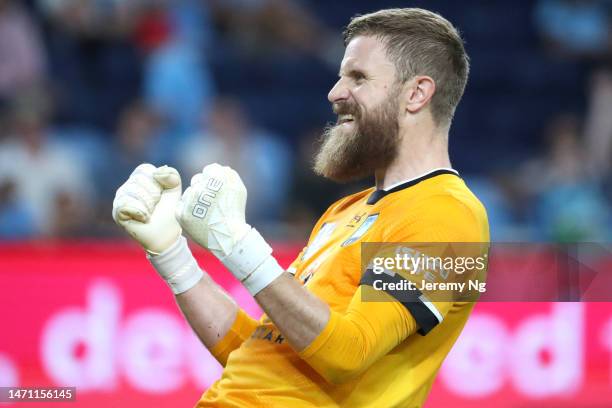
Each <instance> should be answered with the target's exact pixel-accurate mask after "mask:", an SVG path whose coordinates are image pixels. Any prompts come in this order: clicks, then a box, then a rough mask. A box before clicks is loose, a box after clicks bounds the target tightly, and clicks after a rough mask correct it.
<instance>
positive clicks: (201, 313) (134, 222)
mask: <svg viewBox="0 0 612 408" xmlns="http://www.w3.org/2000/svg"><path fill="white" fill-rule="evenodd" d="M344 36H345V44H346V50H345V55H344V59H343V60H342V63H341V66H340V71H339V79H338V82H337V83H336V84H335V85H334V87H333V88H332V89H331V91H330V92H329V95H328V98H329V101H330V102H331V104H332V107H333V110H334V112H335V113H336V114H337V115H338V120H337V123H336V124H335V125H333V126H329V127H328V128H327V129H326V130H325V134H324V143H323V145H322V147H321V150H320V151H319V153H318V154H317V157H316V160H315V171H316V172H317V173H319V174H320V175H322V176H324V177H327V178H330V179H332V180H336V181H340V182H342V181H347V180H353V179H358V178H362V177H366V176H371V175H373V176H374V179H375V186H374V187H372V188H370V189H367V190H365V191H361V192H358V193H356V194H353V195H350V196H348V197H345V198H343V199H341V200H339V201H337V202H336V203H334V204H332V205H331V206H330V207H329V209H328V210H327V211H326V212H325V213H324V214H323V215H322V216H321V218H320V219H319V221H318V222H317V223H316V225H315V226H314V229H313V231H312V234H311V236H310V239H309V241H308V245H307V246H306V247H305V248H304V250H303V251H302V253H300V255H299V256H298V257H297V259H296V260H295V261H294V262H293V264H292V265H291V266H290V267H289V268H288V269H287V270H284V269H283V268H281V267H280V266H279V265H278V263H277V262H276V260H275V259H274V257H273V255H272V249H271V248H270V246H269V245H268V244H267V243H266V241H265V240H264V239H263V238H262V237H261V235H260V234H259V233H258V232H257V231H256V230H255V229H253V228H252V227H251V226H250V225H249V224H247V222H246V220H245V214H244V208H245V203H246V189H245V187H244V185H243V184H242V182H241V180H240V177H239V176H238V174H237V173H236V172H234V171H233V170H231V169H229V168H227V167H222V166H220V165H218V164H212V165H209V166H206V167H205V168H204V170H203V172H202V173H200V174H197V175H196V176H194V177H193V178H192V180H191V185H190V187H189V188H187V189H186V190H185V192H184V193H182V194H181V186H180V177H179V175H178V173H177V172H176V170H174V169H172V168H170V167H166V166H163V167H159V168H155V167H154V166H152V165H150V164H143V165H141V166H139V167H138V168H136V170H135V171H134V173H133V174H132V176H131V177H130V178H129V179H128V181H127V182H126V183H125V184H124V185H123V186H121V187H120V188H119V190H118V191H117V195H116V198H115V202H114V208H113V217H114V219H115V220H116V222H117V223H118V224H119V225H121V226H123V227H124V228H125V229H126V230H127V232H128V233H129V234H130V235H131V236H132V237H134V238H135V239H136V240H137V241H138V242H140V243H141V244H142V245H143V247H144V248H145V249H146V251H147V253H148V257H149V259H150V261H151V263H152V264H153V266H154V267H155V269H156V270H157V272H158V273H159V274H160V275H161V276H162V277H163V278H164V279H165V280H166V281H167V282H168V284H169V286H170V288H171V289H172V290H173V292H174V294H175V296H176V301H177V303H178V305H179V307H180V309H181V310H182V312H183V314H184V315H185V317H186V319H187V321H188V322H189V323H190V325H191V327H192V328H193V330H194V331H195V332H196V334H197V335H198V336H199V338H200V339H201V341H202V343H203V344H204V345H205V346H206V347H207V348H208V349H209V350H210V352H211V353H212V355H213V356H215V357H216V358H217V360H218V361H219V362H220V363H221V364H222V365H223V366H224V371H223V374H222V376H221V378H220V379H219V380H218V381H217V382H215V383H214V384H213V385H212V386H211V387H210V388H209V389H208V390H207V391H206V392H205V393H204V395H203V396H202V397H201V400H200V401H199V402H198V407H212V406H214V407H256V406H268V407H315V406H316V407H351V408H353V407H419V406H422V405H423V404H424V401H425V399H426V397H427V394H428V392H429V390H430V388H431V385H432V383H433V381H434V378H435V375H436V373H437V371H438V369H439V368H440V365H441V364H442V361H443V360H444V358H445V357H446V355H447V354H448V352H449V350H450V349H451V347H452V345H453V344H454V342H455V340H456V339H457V337H458V336H459V334H460V332H461V330H462V328H463V326H464V325H465V323H466V321H467V318H468V316H469V314H470V312H471V310H472V308H473V303H472V302H460V301H449V300H446V301H442V300H440V299H436V298H434V297H435V294H436V293H435V292H434V293H429V294H428V295H427V296H426V295H425V294H424V292H422V291H419V290H418V289H415V288H412V289H408V290H407V291H404V292H401V291H398V290H394V289H393V287H394V286H393V285H396V286H395V287H399V286H398V285H399V284H402V283H404V282H405V281H408V280H410V279H412V278H413V276H412V273H410V274H407V275H402V274H399V273H398V274H396V273H393V272H389V271H387V270H384V271H383V272H384V273H381V272H380V270H379V271H374V270H373V269H372V268H370V267H368V266H371V265H365V264H364V262H363V259H362V257H363V254H362V248H364V247H363V245H366V243H375V242H378V243H402V245H403V247H402V248H404V249H406V248H405V246H408V247H409V249H410V250H411V251H413V250H415V249H418V251H421V252H425V253H427V249H426V247H422V246H419V245H421V244H420V243H439V242H480V243H487V242H488V241H489V229H488V223H487V217H486V212H485V209H484V208H483V206H482V204H481V203H480V202H479V201H478V199H477V198H476V197H475V196H474V195H473V194H472V193H471V192H470V190H469V189H468V188H467V186H466V185H465V183H464V182H463V180H462V179H461V178H460V177H459V174H458V173H457V171H455V170H453V169H452V168H451V164H450V160H449V155H448V133H449V128H450V124H451V120H452V117H453V113H454V111H455V108H456V106H457V104H458V103H459V100H460V98H461V96H462V94H463V91H464V88H465V85H466V82H467V77H468V71H469V60H468V57H467V55H466V52H465V50H464V46H463V42H462V40H461V38H460V36H459V34H458V33H457V30H456V29H455V28H454V27H453V26H452V25H451V23H449V22H448V21H447V20H445V19H444V18H443V17H441V16H440V15H438V14H435V13H432V12H429V11H426V10H422V9H414V8H408V9H388V10H381V11H378V12H375V13H371V14H366V15H362V16H358V17H355V18H353V19H352V20H351V21H350V23H349V25H348V26H347V28H346V30H345V33H344ZM182 231H185V232H186V234H187V235H188V236H189V237H190V238H191V239H192V240H194V241H195V242H196V243H198V244H199V245H201V246H203V247H205V248H207V249H208V250H210V251H211V252H212V253H213V254H214V255H216V256H217V257H218V258H219V259H220V260H221V261H222V262H223V264H224V265H225V266H226V267H227V268H228V269H229V270H230V271H231V272H232V273H233V274H234V276H236V278H237V279H239V280H240V281H241V282H242V284H243V285H244V286H245V287H246V288H247V289H248V290H249V292H250V293H251V294H252V295H253V296H254V297H255V299H256V300H257V302H258V303H259V305H260V306H261V307H262V309H263V310H264V312H265V314H264V315H263V316H262V318H261V319H260V320H254V319H253V318H251V317H249V316H248V315H247V314H246V313H245V312H244V311H243V310H241V309H240V308H239V307H238V306H237V305H236V303H235V302H234V301H233V300H232V299H231V297H230V296H229V295H228V294H227V293H226V292H224V291H223V289H221V288H220V287H219V286H218V285H216V284H215V282H214V281H213V280H212V279H211V278H210V277H209V276H208V275H207V274H206V273H205V272H204V271H203V270H202V269H201V268H200V267H199V266H198V264H197V263H196V261H195V259H194V258H193V256H192V255H191V252H190V250H189V248H188V247H187V244H186V239H185V238H184V237H182V235H181V233H182ZM418 251H415V252H410V253H412V254H415V253H419V252H418ZM404 253H406V252H404ZM429 255H431V254H429ZM422 259H425V258H422ZM364 265H365V266H364ZM412 272H414V271H412ZM433 272H436V271H433ZM437 272H440V271H437ZM427 273H432V271H427ZM423 276H424V277H425V278H427V277H428V276H429V275H423ZM447 276H448V274H447ZM404 286H405V285H404ZM404 286H402V287H404ZM381 288H382V289H381ZM385 288H387V289H385ZM373 291H379V292H380V293H379V295H381V297H380V298H379V299H378V300H379V301H369V300H368V297H367V296H368V295H367V294H368V293H371V292H373ZM400 292H401V293H400ZM432 296H434V297H432ZM380 299H382V300H383V301H380Z"/></svg>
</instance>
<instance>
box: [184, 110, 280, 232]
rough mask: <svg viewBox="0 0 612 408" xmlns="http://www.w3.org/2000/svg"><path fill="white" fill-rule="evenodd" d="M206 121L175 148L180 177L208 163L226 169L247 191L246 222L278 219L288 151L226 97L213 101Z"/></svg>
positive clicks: (190, 174)
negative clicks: (205, 123)
mask: <svg viewBox="0 0 612 408" xmlns="http://www.w3.org/2000/svg"><path fill="white" fill-rule="evenodd" d="M209 123H210V127H209V128H204V129H202V130H201V132H200V133H198V134H196V135H195V136H193V137H191V138H190V139H189V140H188V141H187V142H186V143H185V144H184V145H183V147H182V149H180V150H179V154H178V156H177V161H178V163H179V166H180V167H181V168H182V169H183V172H182V174H184V175H186V176H187V175H188V176H187V177H191V176H192V175H194V174H196V173H198V172H200V171H202V168H203V167H204V166H205V165H207V164H210V163H214V162H218V163H220V164H222V165H226V166H230V167H232V168H233V169H235V170H236V171H237V172H238V173H239V174H241V175H242V179H243V181H244V184H245V185H246V187H247V189H248V190H249V197H248V200H247V214H248V217H249V220H254V223H265V222H275V221H278V220H279V218H280V216H281V213H282V211H283V210H284V208H285V203H286V200H287V189H288V186H289V183H290V178H291V176H290V166H291V159H290V152H289V150H288V148H287V147H286V146H285V145H284V144H283V143H282V142H281V141H280V139H279V138H278V137H276V135H273V134H271V133H270V132H268V131H266V130H265V129H257V128H255V127H254V126H253V125H252V124H251V123H250V121H249V119H248V118H247V116H246V113H245V112H244V110H243V108H242V106H241V105H240V103H239V102H238V101H236V100H233V99H231V98H220V99H217V100H216V101H215V103H214V105H213V107H212V110H211V114H210V118H209ZM184 181H185V182H189V179H187V180H184Z"/></svg>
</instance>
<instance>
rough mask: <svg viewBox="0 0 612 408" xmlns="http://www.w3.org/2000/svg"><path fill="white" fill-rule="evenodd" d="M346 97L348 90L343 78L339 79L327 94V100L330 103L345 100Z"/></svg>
mask: <svg viewBox="0 0 612 408" xmlns="http://www.w3.org/2000/svg"><path fill="white" fill-rule="evenodd" d="M348 97H349V90H348V87H347V86H346V83H345V82H344V80H343V78H340V79H339V80H338V82H336V84H335V85H334V86H333V88H332V89H331V90H330V91H329V93H328V94H327V100H329V101H330V102H331V103H336V102H340V101H344V100H347V99H348Z"/></svg>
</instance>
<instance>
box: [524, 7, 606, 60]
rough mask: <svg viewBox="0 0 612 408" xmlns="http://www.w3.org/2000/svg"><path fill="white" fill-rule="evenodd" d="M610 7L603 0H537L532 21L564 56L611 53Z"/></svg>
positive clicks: (548, 41) (597, 56) (599, 55)
mask: <svg viewBox="0 0 612 408" xmlns="http://www.w3.org/2000/svg"><path fill="white" fill-rule="evenodd" d="M611 11H612V7H611V5H610V3H609V2H606V1H572V0H539V1H538V2H537V5H536V7H535V14H534V17H535V24H536V27H537V28H538V30H539V32H540V35H541V36H542V37H543V38H544V40H545V41H546V44H547V45H548V46H549V48H550V49H551V50H553V51H556V52H558V53H560V54H563V55H567V56H575V57H591V58H601V57H605V56H606V55H608V56H609V55H610V51H612V42H611V41H610V31H611V30H612V27H611V25H610V23H611V21H610V19H611V13H610V12H611Z"/></svg>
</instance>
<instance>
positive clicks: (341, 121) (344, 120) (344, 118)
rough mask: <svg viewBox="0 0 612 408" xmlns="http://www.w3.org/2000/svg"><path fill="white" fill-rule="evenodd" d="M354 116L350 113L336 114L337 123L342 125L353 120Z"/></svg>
mask: <svg viewBox="0 0 612 408" xmlns="http://www.w3.org/2000/svg"><path fill="white" fill-rule="evenodd" d="M353 120H354V118H353V116H352V115H340V116H338V124H339V125H343V124H345V123H349V122H353Z"/></svg>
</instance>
